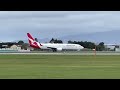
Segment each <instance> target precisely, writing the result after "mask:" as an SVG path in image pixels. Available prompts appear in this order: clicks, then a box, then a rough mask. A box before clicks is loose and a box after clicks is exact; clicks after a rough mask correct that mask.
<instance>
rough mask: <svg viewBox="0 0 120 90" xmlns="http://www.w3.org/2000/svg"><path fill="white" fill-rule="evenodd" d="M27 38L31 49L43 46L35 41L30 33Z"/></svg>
mask: <svg viewBox="0 0 120 90" xmlns="http://www.w3.org/2000/svg"><path fill="white" fill-rule="evenodd" d="M27 36H28V41H29V44H30V46H31V47H34V48H40V46H41V45H40V44H39V43H38V42H36V41H35V39H34V38H33V37H32V36H31V35H30V33H27Z"/></svg>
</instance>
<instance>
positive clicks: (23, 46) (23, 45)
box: [21, 43, 29, 50]
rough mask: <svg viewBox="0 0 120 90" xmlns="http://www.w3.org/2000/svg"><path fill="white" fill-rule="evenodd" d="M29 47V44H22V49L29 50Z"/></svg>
mask: <svg viewBox="0 0 120 90" xmlns="http://www.w3.org/2000/svg"><path fill="white" fill-rule="evenodd" d="M28 46H29V44H27V43H24V44H22V47H21V49H24V50H27V48H28Z"/></svg>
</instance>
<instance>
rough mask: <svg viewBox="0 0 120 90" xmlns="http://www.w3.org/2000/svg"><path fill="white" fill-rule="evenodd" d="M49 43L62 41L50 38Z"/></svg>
mask: <svg viewBox="0 0 120 90" xmlns="http://www.w3.org/2000/svg"><path fill="white" fill-rule="evenodd" d="M50 43H63V41H62V40H57V39H54V38H52V39H51V40H50Z"/></svg>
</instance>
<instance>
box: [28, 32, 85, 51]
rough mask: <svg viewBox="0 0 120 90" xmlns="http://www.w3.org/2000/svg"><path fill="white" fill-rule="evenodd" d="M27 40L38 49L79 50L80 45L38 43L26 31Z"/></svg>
mask: <svg viewBox="0 0 120 90" xmlns="http://www.w3.org/2000/svg"><path fill="white" fill-rule="evenodd" d="M27 36H28V41H29V44H30V46H31V47H33V48H40V49H52V50H53V51H62V50H77V51H79V50H81V49H83V48H84V47H82V46H81V45H79V44H55V43H39V42H37V41H35V39H34V38H33V37H32V36H31V35H30V33H27Z"/></svg>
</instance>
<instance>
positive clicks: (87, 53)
mask: <svg viewBox="0 0 120 90" xmlns="http://www.w3.org/2000/svg"><path fill="white" fill-rule="evenodd" d="M10 54H11V55H14V54H15V55H95V53H89V52H88V53H0V55H10ZM96 55H120V53H114V52H113V53H112V52H111V53H96Z"/></svg>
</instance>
